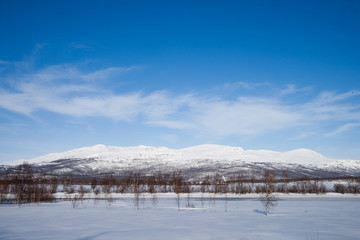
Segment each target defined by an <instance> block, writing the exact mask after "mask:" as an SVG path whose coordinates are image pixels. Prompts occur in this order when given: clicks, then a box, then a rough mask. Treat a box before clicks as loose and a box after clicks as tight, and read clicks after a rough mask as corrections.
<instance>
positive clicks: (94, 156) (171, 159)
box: [3, 144, 360, 178]
mask: <svg viewBox="0 0 360 240" xmlns="http://www.w3.org/2000/svg"><path fill="white" fill-rule="evenodd" d="M20 161H21V160H20ZM20 161H18V162H12V163H11V164H9V165H3V166H5V168H11V167H14V166H15V165H18V164H21V163H22V162H23V161H21V162H20ZM26 162H28V163H30V164H33V165H34V166H35V167H36V168H37V169H43V170H47V171H49V170H50V171H52V172H55V173H60V174H65V173H72V174H75V175H76V174H78V175H93V174H102V173H109V172H111V173H114V174H118V175H122V174H125V173H129V172H134V171H139V172H143V173H149V172H155V171H162V172H167V173H169V172H171V171H175V170H182V171H184V172H185V173H186V174H187V175H188V177H189V178H197V177H200V176H205V175H208V174H215V173H220V174H222V175H224V176H230V175H234V174H239V173H241V174H244V175H249V174H250V172H256V173H257V174H258V175H260V174H261V172H262V171H263V170H264V169H272V170H274V171H277V172H280V171H288V172H290V173H291V174H293V175H294V176H295V175H296V176H304V175H306V176H312V177H316V176H348V175H351V176H353V175H355V176H360V161H359V160H344V159H332V158H327V157H325V156H324V155H322V154H320V153H318V152H315V151H313V150H310V149H305V148H300V149H295V150H291V151H286V152H276V151H271V150H245V149H243V148H241V147H231V146H223V145H216V144H203V145H197V146H192V147H187V148H181V149H172V148H167V147H154V146H145V145H139V146H134V147H118V146H107V145H103V144H97V145H94V146H90V147H82V148H77V149H72V150H69V151H66V152H62V153H50V154H47V155H44V156H40V157H37V158H33V159H29V160H27V161H26Z"/></svg>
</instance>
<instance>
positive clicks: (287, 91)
mask: <svg viewBox="0 0 360 240" xmlns="http://www.w3.org/2000/svg"><path fill="white" fill-rule="evenodd" d="M310 91H311V88H310V87H305V88H298V87H296V86H295V85H294V84H288V85H287V86H286V88H285V89H283V90H281V91H280V95H281V96H285V95H290V94H295V93H299V92H304V93H306V92H310Z"/></svg>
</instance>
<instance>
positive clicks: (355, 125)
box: [325, 123, 360, 137]
mask: <svg viewBox="0 0 360 240" xmlns="http://www.w3.org/2000/svg"><path fill="white" fill-rule="evenodd" d="M359 127H360V123H347V124H344V125H342V126H340V127H338V128H337V129H335V130H334V131H332V132H330V133H328V134H326V135H325V136H326V137H333V136H335V135H338V134H340V133H343V132H346V131H350V130H352V129H354V128H359Z"/></svg>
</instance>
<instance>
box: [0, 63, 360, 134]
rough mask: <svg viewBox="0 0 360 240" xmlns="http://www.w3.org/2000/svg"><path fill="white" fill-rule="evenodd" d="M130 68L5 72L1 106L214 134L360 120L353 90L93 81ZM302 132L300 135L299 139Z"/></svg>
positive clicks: (344, 127) (60, 67) (343, 124)
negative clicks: (235, 93) (205, 89)
mask: <svg viewBox="0 0 360 240" xmlns="http://www.w3.org/2000/svg"><path fill="white" fill-rule="evenodd" d="M134 69H136V67H112V68H105V69H99V70H96V71H93V72H84V71H82V70H81V69H79V68H78V67H76V66H75V65H66V64H63V65H55V66H49V67H47V68H44V69H41V70H38V71H35V72H33V73H25V74H24V73H22V74H14V75H11V76H7V79H8V80H11V81H12V82H13V85H12V86H13V89H4V88H2V89H1V88H0V107H1V108H3V109H7V110H9V111H12V112H17V113H20V114H24V115H28V116H33V115H36V112H38V111H50V112H54V113H58V114H63V115H68V116H71V117H77V118H79V117H80V118H81V117H104V118H110V119H114V120H116V121H141V122H142V123H143V124H146V125H152V126H157V127H164V128H170V129H178V130H179V129H180V130H186V131H192V132H194V133H203V134H211V135H216V136H228V135H239V136H243V135H259V134H263V133H267V132H272V131H279V130H283V129H290V128H293V127H298V126H302V127H304V132H311V129H314V127H318V126H320V125H321V124H322V123H329V122H331V123H333V124H337V125H338V126H339V125H341V127H339V128H338V129H337V130H335V131H334V132H333V133H330V134H328V135H329V136H331V135H335V134H337V133H340V132H343V131H346V130H348V129H350V128H353V127H355V126H358V125H359V123H360V105H359V104H358V103H357V102H353V101H350V99H352V98H356V97H358V96H359V95H360V94H359V92H357V91H350V92H345V93H340V94H336V93H331V92H323V93H320V94H319V95H318V96H317V97H315V98H313V99H312V98H310V97H308V100H301V101H302V102H297V103H294V104H290V103H288V102H287V101H283V99H282V97H281V96H280V97H279V96H278V95H276V90H274V97H267V98H263V97H239V98H236V99H232V100H226V99H225V98H222V97H220V96H216V95H215V96H214V95H212V96H209V95H208V94H203V93H201V92H198V93H184V94H173V93H171V92H168V91H154V92H150V93H143V92H130V93H116V92H113V91H112V90H111V89H110V88H106V87H102V85H99V84H96V82H98V80H100V81H99V82H102V80H106V79H107V78H108V77H111V76H114V75H117V74H119V73H123V72H126V71H132V70H134ZM240 85H243V86H247V85H246V84H245V83H242V84H240ZM248 86H249V87H252V86H251V84H249V85H248ZM304 89H305V88H304ZM270 90H271V89H270ZM299 91H302V90H301V89H300V90H299V89H297V88H296V87H295V86H293V85H288V86H287V88H286V89H285V90H284V92H283V94H284V95H286V94H295V93H296V92H299ZM304 91H305V90H304ZM349 122H351V123H349ZM304 137H306V136H301V135H300V136H299V137H298V138H297V139H300V138H304Z"/></svg>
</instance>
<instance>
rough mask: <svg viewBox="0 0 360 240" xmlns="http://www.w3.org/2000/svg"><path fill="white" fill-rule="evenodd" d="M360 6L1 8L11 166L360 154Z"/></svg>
mask: <svg viewBox="0 0 360 240" xmlns="http://www.w3.org/2000/svg"><path fill="white" fill-rule="evenodd" d="M359 26H360V2H359V1H106V0H105V1H16V0H14V1H0V136H1V137H0V162H4V161H11V160H18V159H29V158H32V157H36V156H39V155H42V154H47V153H50V152H61V151H65V150H70V149H73V148H77V147H83V146H89V145H95V144H99V143H102V144H107V145H116V146H134V145H152V146H167V147H173V148H182V147H188V146H192V145H197V144H205V143H214V144H224V145H231V146H241V147H243V148H245V149H271V150H275V151H288V150H292V149H297V148H309V149H313V150H315V151H318V152H320V153H322V154H324V155H325V156H328V157H334V158H349V159H360V148H359V146H360V141H359V140H360V138H359V133H360V93H359V90H360V44H359V43H360V27H359Z"/></svg>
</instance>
